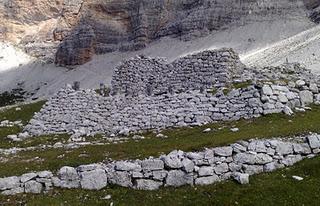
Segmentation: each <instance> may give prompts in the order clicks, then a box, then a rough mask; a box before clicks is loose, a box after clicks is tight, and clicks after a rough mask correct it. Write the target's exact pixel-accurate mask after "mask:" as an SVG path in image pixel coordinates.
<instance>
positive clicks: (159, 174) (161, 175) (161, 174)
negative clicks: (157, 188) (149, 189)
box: [152, 170, 168, 181]
mask: <svg viewBox="0 0 320 206" xmlns="http://www.w3.org/2000/svg"><path fill="white" fill-rule="evenodd" d="M167 175H168V172H167V171H166V170H156V171H153V172H152V176H153V179H154V180H159V181H162V180H164V179H165V178H166V177H167Z"/></svg>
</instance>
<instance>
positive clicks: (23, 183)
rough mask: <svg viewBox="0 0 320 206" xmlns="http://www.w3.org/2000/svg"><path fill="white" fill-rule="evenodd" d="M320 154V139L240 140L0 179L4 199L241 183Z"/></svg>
mask: <svg viewBox="0 0 320 206" xmlns="http://www.w3.org/2000/svg"><path fill="white" fill-rule="evenodd" d="M319 153H320V135H318V134H309V135H306V136H303V137H295V138H291V139H290V141H289V139H287V140H284V139H269V140H254V139H253V140H249V141H239V142H237V143H234V144H231V145H229V146H225V147H216V148H210V149H206V150H204V151H201V152H183V151H176V150H175V151H172V152H171V153H169V154H168V155H162V156H160V157H159V158H153V157H149V158H147V159H144V160H133V161H115V162H109V163H99V164H90V165H81V166H79V167H77V168H73V167H68V166H65V167H62V168H61V169H60V170H59V171H58V173H57V175H53V174H52V173H51V172H49V171H44V172H38V173H28V174H24V175H22V176H19V177H17V176H14V177H6V178H0V191H2V194H5V195H13V194H18V193H23V192H25V193H41V192H42V191H48V190H50V189H51V188H52V186H54V187H59V188H69V189H70V188H83V189H88V190H100V189H102V188H104V187H106V186H107V185H109V184H112V185H119V186H122V187H130V188H134V189H139V190H156V189H159V188H160V187H162V186H165V187H167V186H172V187H179V186H183V185H208V184H213V183H216V182H220V181H223V180H227V179H230V178H232V177H233V178H234V179H235V180H237V181H238V182H239V183H241V184H246V183H248V182H249V176H250V175H253V174H258V173H262V172H271V171H274V170H276V169H279V168H283V167H286V166H291V165H293V164H295V163H296V162H299V161H301V160H303V159H304V158H307V157H308V158H311V157H314V156H315V155H317V154H319Z"/></svg>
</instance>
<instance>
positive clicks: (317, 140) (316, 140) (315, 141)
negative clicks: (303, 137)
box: [307, 134, 320, 149]
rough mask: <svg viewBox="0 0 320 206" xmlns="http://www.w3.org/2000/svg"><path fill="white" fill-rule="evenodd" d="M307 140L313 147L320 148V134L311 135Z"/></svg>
mask: <svg viewBox="0 0 320 206" xmlns="http://www.w3.org/2000/svg"><path fill="white" fill-rule="evenodd" d="M307 140H308V143H309V145H310V147H311V149H317V148H320V136H319V135H318V134H312V135H309V136H308V137H307Z"/></svg>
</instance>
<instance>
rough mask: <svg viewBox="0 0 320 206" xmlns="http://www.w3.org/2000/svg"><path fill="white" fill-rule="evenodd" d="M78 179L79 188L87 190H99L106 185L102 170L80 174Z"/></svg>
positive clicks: (105, 176) (104, 173)
mask: <svg viewBox="0 0 320 206" xmlns="http://www.w3.org/2000/svg"><path fill="white" fill-rule="evenodd" d="M80 178H81V180H80V184H81V187H82V188H83V189H87V190H100V189H102V188H104V187H106V186H107V184H108V178H107V174H106V172H105V170H103V169H96V170H92V171H86V172H82V173H81V174H80Z"/></svg>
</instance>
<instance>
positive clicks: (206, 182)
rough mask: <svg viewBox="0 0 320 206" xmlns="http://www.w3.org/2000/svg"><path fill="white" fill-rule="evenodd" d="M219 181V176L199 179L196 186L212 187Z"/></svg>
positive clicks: (196, 180)
mask: <svg viewBox="0 0 320 206" xmlns="http://www.w3.org/2000/svg"><path fill="white" fill-rule="evenodd" d="M218 181H219V177H218V176H217V175H212V176H207V177H199V178H197V179H195V184H196V185H211V184H213V183H216V182H218Z"/></svg>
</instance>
